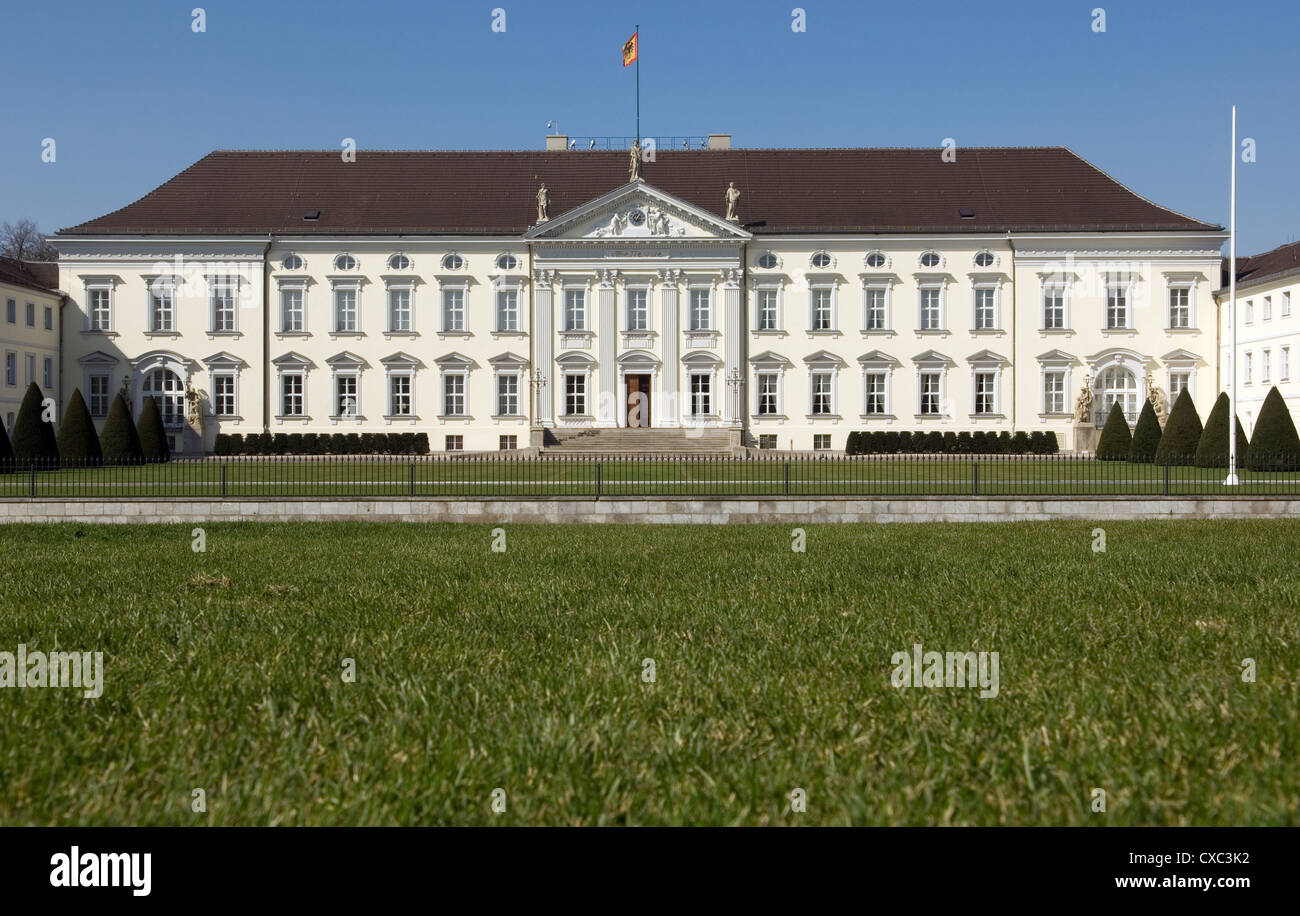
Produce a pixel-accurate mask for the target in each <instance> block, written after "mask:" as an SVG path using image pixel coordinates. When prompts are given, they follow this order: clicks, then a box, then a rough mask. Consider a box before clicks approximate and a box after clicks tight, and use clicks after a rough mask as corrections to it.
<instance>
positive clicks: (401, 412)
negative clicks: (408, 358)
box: [388, 373, 411, 417]
mask: <svg viewBox="0 0 1300 916" xmlns="http://www.w3.org/2000/svg"><path fill="white" fill-rule="evenodd" d="M388 415H389V416H390V417H409V416H410V415H411V376H410V375H408V374H406V373H393V374H392V375H390V376H388Z"/></svg>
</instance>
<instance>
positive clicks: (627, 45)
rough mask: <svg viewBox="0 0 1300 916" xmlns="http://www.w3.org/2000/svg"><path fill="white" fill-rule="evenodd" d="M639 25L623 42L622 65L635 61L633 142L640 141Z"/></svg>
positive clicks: (625, 65) (629, 64)
mask: <svg viewBox="0 0 1300 916" xmlns="http://www.w3.org/2000/svg"><path fill="white" fill-rule="evenodd" d="M640 35H641V26H640V25H638V26H637V27H636V31H634V32H633V33H632V37H631V38H629V39H628V40H627V41H625V42H623V66H624V67H628V66H631V65H632V63H634V62H635V63H636V137H635V138H634V140H635V142H637V143H640V142H641V55H640V54H639V53H638V52H639V51H640V44H641V42H640V40H639V39H640Z"/></svg>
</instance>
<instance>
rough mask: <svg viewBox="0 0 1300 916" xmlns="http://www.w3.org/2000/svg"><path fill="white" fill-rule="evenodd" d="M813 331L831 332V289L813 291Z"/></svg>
mask: <svg viewBox="0 0 1300 916" xmlns="http://www.w3.org/2000/svg"><path fill="white" fill-rule="evenodd" d="M812 329H813V330H814V331H829V330H831V290H829V289H815V290H813V291H812Z"/></svg>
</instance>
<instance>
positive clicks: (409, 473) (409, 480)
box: [406, 461, 415, 496]
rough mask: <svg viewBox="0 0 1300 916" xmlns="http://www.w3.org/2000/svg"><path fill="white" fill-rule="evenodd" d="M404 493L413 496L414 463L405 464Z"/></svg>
mask: <svg viewBox="0 0 1300 916" xmlns="http://www.w3.org/2000/svg"><path fill="white" fill-rule="evenodd" d="M406 492H407V494H408V495H410V496H414V495H415V462H414V461H408V462H406Z"/></svg>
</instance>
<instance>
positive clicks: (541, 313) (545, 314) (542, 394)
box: [533, 270, 556, 426]
mask: <svg viewBox="0 0 1300 916" xmlns="http://www.w3.org/2000/svg"><path fill="white" fill-rule="evenodd" d="M554 278H555V274H554V272H553V271H550V270H539V271H537V272H536V275H535V276H534V278H533V279H534V283H535V286H536V294H535V296H534V299H533V302H534V303H535V305H534V311H533V368H534V369H535V370H536V371H537V372H539V373H541V378H542V380H543V381H544V382H545V384H544V385H542V386H541V387H540V388H538V389H536V391H535V392H534V393H533V398H534V401H535V404H534V407H533V409H534V410H535V411H536V412H535V413H534V414H533V417H534V420H533V422H534V423H536V424H537V425H538V426H554V425H555V419H554V416H553V413H552V409H551V407H552V405H553V404H554V403H555V398H556V392H555V373H554V372H553V371H552V370H553V369H554V368H555V320H554V311H553V309H554V304H553V301H554V300H553V292H554V289H553V286H552V281H553V280H554Z"/></svg>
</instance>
